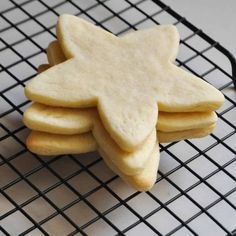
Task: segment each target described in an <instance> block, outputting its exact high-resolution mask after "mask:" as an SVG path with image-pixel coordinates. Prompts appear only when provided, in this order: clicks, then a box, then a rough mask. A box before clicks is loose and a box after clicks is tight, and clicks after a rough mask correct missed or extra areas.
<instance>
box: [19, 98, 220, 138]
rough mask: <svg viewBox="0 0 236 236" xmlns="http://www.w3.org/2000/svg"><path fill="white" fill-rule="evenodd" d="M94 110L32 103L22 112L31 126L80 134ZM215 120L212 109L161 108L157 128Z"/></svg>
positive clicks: (187, 126)
mask: <svg viewBox="0 0 236 236" xmlns="http://www.w3.org/2000/svg"><path fill="white" fill-rule="evenodd" d="M95 113H96V110H95V109H92V108H90V109H89V108H84V109H81V108H79V109H76V108H64V107H52V106H47V105H43V104H39V103H33V104H31V105H30V106H29V107H28V108H27V109H26V111H25V112H24V116H23V121H24V123H25V125H26V126H27V127H28V128H30V129H33V130H38V131H44V132H49V133H55V134H80V133H84V132H88V131H91V129H92V127H93V117H94V116H95ZM216 121H217V116H216V114H215V112H186V113H184V112H179V113H177V112H176V113H167V112H160V113H159V118H158V122H157V130H160V131H163V132H174V131H183V130H189V129H199V128H204V127H208V126H210V125H212V124H214V123H216Z"/></svg>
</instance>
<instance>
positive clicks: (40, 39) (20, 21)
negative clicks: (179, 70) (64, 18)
mask: <svg viewBox="0 0 236 236" xmlns="http://www.w3.org/2000/svg"><path fill="white" fill-rule="evenodd" d="M1 4H2V5H1V9H0V10H1V14H0V18H1V19H0V21H1V26H0V33H1V39H0V40H1V41H0V55H1V65H0V66H1V69H0V119H1V122H0V187H1V190H0V222H1V223H0V229H1V232H2V235H95V234H96V235H234V234H235V233H236V211H235V210H236V206H235V204H236V181H235V180H236V177H235V175H236V172H235V170H236V168H235V165H236V161H235V160H236V156H235V154H236V151H235V149H236V129H235V114H236V103H235V98H236V93H235V89H234V86H233V85H236V80H235V78H236V62H235V59H234V58H233V56H232V55H231V54H230V53H229V52H228V51H227V50H226V49H225V48H224V47H222V46H221V45H220V44H219V43H218V42H216V41H214V40H213V39H211V38H210V37H209V36H208V35H206V34H205V33H204V32H202V31H201V30H200V29H198V28H197V27H195V26H194V25H192V24H191V23H190V22H189V21H187V20H186V19H185V18H184V17H182V16H180V15H179V14H178V13H176V12H175V11H174V10H172V9H171V8H170V7H169V6H167V5H165V4H164V3H163V2H161V1H157V0H156V1H150V0H120V1H115V0H103V1H102V0H89V1H82V0H78V1H75V0H67V1H65V0H53V1H46V0H9V1H3V3H2V2H1ZM61 13H71V14H74V15H78V16H81V17H83V18H85V19H87V20H89V21H91V22H93V23H95V24H97V25H99V26H101V27H103V28H104V29H106V30H109V31H111V32H113V33H114V34H116V35H122V34H123V33H126V32H128V31H133V30H137V29H141V28H145V27H151V26H153V25H155V24H166V23H170V24H174V25H176V26H177V28H178V29H179V31H180V35H181V39H182V40H181V42H180V54H179V56H178V59H177V60H176V63H177V64H178V65H179V66H180V67H183V68H184V69H185V70H189V71H190V72H192V73H194V74H196V75H197V76H199V77H201V78H202V79H204V80H206V81H208V82H210V83H211V84H213V85H214V86H215V87H217V88H218V89H219V90H221V91H222V92H223V93H224V95H225V98H226V102H225V104H224V106H223V107H222V108H221V109H220V110H219V111H218V113H217V115H218V117H219V121H218V125H217V128H216V130H215V131H214V132H213V134H211V135H210V136H208V137H206V138H203V139H199V140H185V141H181V142H175V143H169V144H166V145H161V164H160V170H159V171H158V178H157V181H156V184H155V186H154V187H153V189H152V190H150V191H149V192H146V193H139V192H136V191H134V190H132V189H131V188H129V187H128V186H127V185H126V184H124V183H123V182H122V181H121V180H120V178H119V177H117V176H115V175H114V174H113V173H112V172H111V171H110V170H109V169H108V168H107V167H106V166H105V164H104V163H103V161H102V160H101V158H100V157H99V156H98V154H97V153H90V154H86V155H84V154H83V155H61V156H58V157H47V158H46V157H42V156H38V155H35V154H32V153H30V152H29V151H28V150H27V149H26V147H25V143H24V140H25V137H26V135H27V134H28V132H29V131H28V129H27V128H26V127H25V126H23V124H22V121H21V117H22V114H23V111H24V109H25V108H26V107H27V105H28V104H29V101H27V100H26V98H25V97H24V94H23V88H24V86H25V84H26V83H27V81H29V80H30V79H31V78H32V77H34V76H35V74H36V71H37V66H38V65H40V64H42V63H45V62H46V56H45V48H46V47H47V46H48V44H49V42H51V41H52V40H53V39H55V22H56V19H57V17H58V15H59V14H61ZM1 232H0V234H1Z"/></svg>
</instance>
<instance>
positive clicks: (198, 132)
mask: <svg viewBox="0 0 236 236" xmlns="http://www.w3.org/2000/svg"><path fill="white" fill-rule="evenodd" d="M214 127H215V124H214V125H211V126H209V127H207V128H202V129H192V130H185V131H177V132H161V131H159V132H158V133H157V135H158V140H159V142H160V143H169V142H175V141H180V140H183V139H192V138H201V137H204V136H207V135H209V134H210V133H211V132H212V131H213V129H214ZM26 145H27V147H28V149H29V150H30V151H31V152H33V153H36V154H39V155H46V156H51V155H61V154H79V153H86V152H91V151H95V150H97V147H98V146H97V143H96V141H95V139H94V137H93V136H92V134H91V133H90V132H89V133H84V134H74V135H62V134H51V133H46V132H40V131H32V132H31V133H30V135H29V136H28V138H27V140H26Z"/></svg>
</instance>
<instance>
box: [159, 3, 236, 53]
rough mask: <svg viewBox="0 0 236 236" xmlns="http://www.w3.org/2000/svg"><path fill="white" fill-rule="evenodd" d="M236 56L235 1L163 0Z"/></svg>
mask: <svg viewBox="0 0 236 236" xmlns="http://www.w3.org/2000/svg"><path fill="white" fill-rule="evenodd" d="M163 2H164V3H165V4H167V5H169V6H171V8H172V9H174V10H175V11H177V12H178V13H179V14H180V15H182V16H184V17H186V18H187V19H188V20H189V21H190V22H191V23H193V24H194V25H195V26H196V27H198V28H201V29H202V30H203V31H204V32H205V33H206V34H208V35H209V36H211V37H212V38H213V39H214V40H216V41H218V42H220V43H221V44H222V46H224V47H225V48H227V49H228V50H230V51H231V53H233V54H234V56H236V1H235V0H227V1H225V0H197V1H196V0H178V1H176V0H163Z"/></svg>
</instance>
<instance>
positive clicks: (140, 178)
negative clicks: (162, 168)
mask: <svg viewBox="0 0 236 236" xmlns="http://www.w3.org/2000/svg"><path fill="white" fill-rule="evenodd" d="M99 153H100V155H101V156H102V158H103V160H104V161H105V163H106V164H107V166H108V167H109V168H110V169H111V170H112V171H114V172H115V173H116V174H117V175H119V176H120V177H121V178H122V179H123V180H124V181H125V182H126V183H128V184H129V185H130V186H132V187H133V188H135V189H136V190H138V191H141V192H143V191H148V190H149V189H151V188H152V186H153V185H154V184H155V181H156V178H157V171H158V166H159V161H160V156H159V145H158V144H156V145H155V147H154V149H153V151H152V153H151V155H150V157H149V159H148V162H147V164H146V165H145V168H144V169H143V171H142V172H140V173H139V174H137V175H133V176H128V175H124V174H123V173H122V172H121V171H120V170H119V169H118V168H117V167H116V166H115V165H114V164H113V162H112V161H110V159H109V158H108V157H106V154H105V153H104V152H103V151H102V150H100V151H99Z"/></svg>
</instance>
